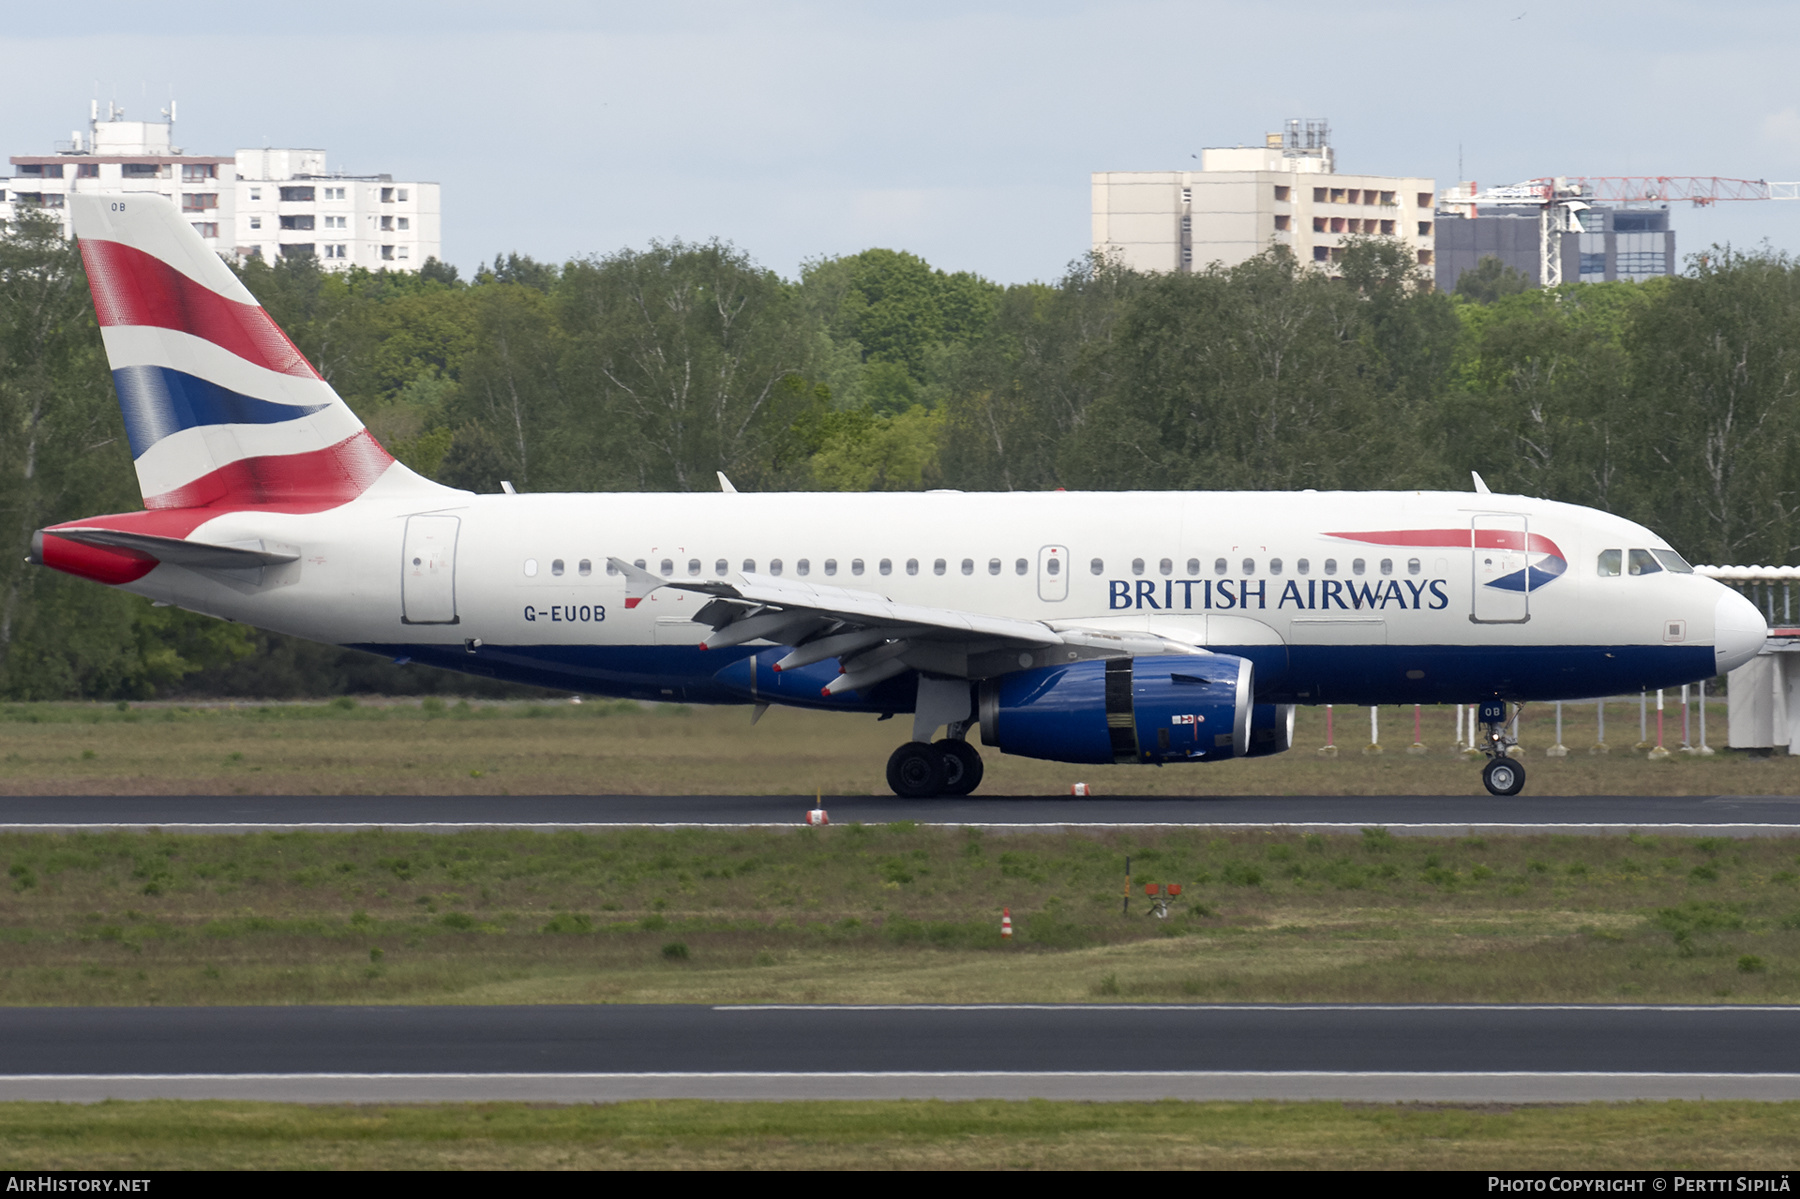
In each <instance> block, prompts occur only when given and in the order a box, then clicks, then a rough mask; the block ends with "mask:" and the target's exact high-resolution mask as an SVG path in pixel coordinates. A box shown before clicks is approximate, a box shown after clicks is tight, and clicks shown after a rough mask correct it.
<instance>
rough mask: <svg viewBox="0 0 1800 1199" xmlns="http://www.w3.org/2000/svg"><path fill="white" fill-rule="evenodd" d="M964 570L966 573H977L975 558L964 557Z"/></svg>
mask: <svg viewBox="0 0 1800 1199" xmlns="http://www.w3.org/2000/svg"><path fill="white" fill-rule="evenodd" d="M962 572H963V573H964V574H966V575H972V574H974V573H975V559H973V558H964V559H963V564H962Z"/></svg>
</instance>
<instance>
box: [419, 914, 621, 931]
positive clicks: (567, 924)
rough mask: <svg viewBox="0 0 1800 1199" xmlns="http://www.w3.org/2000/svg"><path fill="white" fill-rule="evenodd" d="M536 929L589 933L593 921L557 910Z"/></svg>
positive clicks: (579, 915) (591, 929)
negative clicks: (546, 922)
mask: <svg viewBox="0 0 1800 1199" xmlns="http://www.w3.org/2000/svg"><path fill="white" fill-rule="evenodd" d="M453 914H454V913H453ZM538 931H539V932H545V933H591V932H593V931H594V922H593V921H592V920H589V919H588V918H587V917H586V916H583V915H582V914H581V913H580V912H558V913H557V914H556V915H554V916H552V917H550V922H549V923H548V924H546V925H544V926H543V927H542V928H541V929H539V930H538Z"/></svg>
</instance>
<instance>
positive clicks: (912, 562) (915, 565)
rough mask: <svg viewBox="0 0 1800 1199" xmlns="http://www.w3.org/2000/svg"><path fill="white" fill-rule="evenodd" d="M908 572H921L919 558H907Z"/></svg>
mask: <svg viewBox="0 0 1800 1199" xmlns="http://www.w3.org/2000/svg"><path fill="white" fill-rule="evenodd" d="M906 573H907V574H909V575H916V574H918V573H919V560H918V559H917V558H908V559H907V560H906Z"/></svg>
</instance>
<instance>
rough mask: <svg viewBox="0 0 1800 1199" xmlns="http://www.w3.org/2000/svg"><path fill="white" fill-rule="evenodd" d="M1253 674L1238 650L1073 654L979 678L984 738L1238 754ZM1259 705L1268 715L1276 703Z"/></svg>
mask: <svg viewBox="0 0 1800 1199" xmlns="http://www.w3.org/2000/svg"><path fill="white" fill-rule="evenodd" d="M1251 673H1252V667H1251V665H1250V663H1249V662H1248V661H1246V660H1245V659H1243V658H1236V657H1232V656H1230V655H1228V654H1204V655H1200V654H1197V655H1193V656H1186V655H1181V656H1177V655H1168V656H1157V657H1147V658H1114V659H1111V660H1108V661H1098V660H1090V661H1086V662H1071V663H1069V664H1068V665H1067V666H1046V667H1041V668H1039V669H1036V670H1021V671H1019V672H1017V673H1015V674H1007V675H1001V676H1000V677H999V678H994V679H988V680H986V681H985V682H983V683H982V684H981V693H980V694H981V705H980V706H981V743H982V744H983V745H992V746H996V747H998V748H999V749H1000V750H1001V752H1003V753H1009V754H1018V755H1019V756H1021V757H1026V758H1047V759H1049V760H1050V761H1053V762H1157V763H1162V762H1195V761H1200V760H1202V759H1205V760H1207V761H1217V760H1219V759H1223V758H1241V757H1245V756H1247V755H1248V754H1249V753H1250V752H1251V748H1250V746H1251V739H1250V720H1251V709H1252V707H1253V706H1255V705H1253V703H1252V699H1251V696H1252V690H1251V677H1250V676H1251ZM1264 706H1266V707H1268V708H1270V709H1271V712H1270V721H1271V724H1273V723H1274V712H1273V709H1274V708H1275V705H1273V704H1269V705H1264ZM1284 723H1285V722H1284ZM1290 738H1291V733H1290ZM1281 748H1283V749H1285V748H1287V747H1286V746H1285V745H1284V746H1282V747H1281ZM1265 752H1271V753H1273V752H1277V751H1275V750H1268V751H1265Z"/></svg>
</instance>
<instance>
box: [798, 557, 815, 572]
mask: <svg viewBox="0 0 1800 1199" xmlns="http://www.w3.org/2000/svg"><path fill="white" fill-rule="evenodd" d="M794 573H795V574H797V575H801V576H805V575H809V574H811V573H812V562H811V561H810V560H809V559H806V558H802V559H800V561H798V562H796V563H794Z"/></svg>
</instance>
